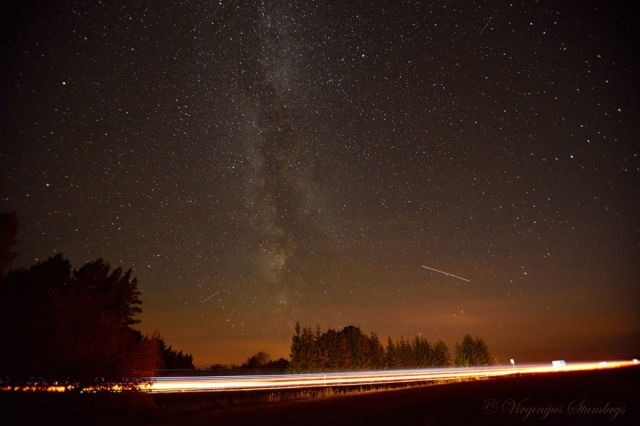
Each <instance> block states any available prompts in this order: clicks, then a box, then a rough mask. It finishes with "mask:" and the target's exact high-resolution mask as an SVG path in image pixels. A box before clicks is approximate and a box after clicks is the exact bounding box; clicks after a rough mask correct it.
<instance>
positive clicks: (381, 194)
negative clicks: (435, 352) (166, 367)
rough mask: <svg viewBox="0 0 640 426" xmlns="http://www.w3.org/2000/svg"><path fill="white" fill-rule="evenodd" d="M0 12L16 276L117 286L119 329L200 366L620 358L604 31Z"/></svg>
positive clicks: (188, 9)
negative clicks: (128, 293)
mask: <svg viewBox="0 0 640 426" xmlns="http://www.w3.org/2000/svg"><path fill="white" fill-rule="evenodd" d="M10 3H11V5H9V6H6V10H7V13H5V14H4V16H5V17H4V19H5V24H4V25H3V37H2V43H3V46H2V47H3V52H4V54H3V55H4V57H5V60H4V61H3V62H4V64H5V65H4V66H3V78H2V81H1V83H0V84H1V86H0V88H1V91H0V96H1V98H0V99H1V102H2V109H3V114H2V117H3V119H2V125H1V126H0V129H1V130H0V131H1V132H2V133H1V136H2V139H1V140H2V145H1V149H0V179H1V181H0V182H1V184H0V210H1V211H3V212H11V211H16V212H18V214H19V219H20V235H19V243H18V246H17V248H16V250H17V251H18V253H19V257H18V259H17V261H16V262H15V263H14V265H13V266H14V267H17V266H26V265H31V264H33V263H35V262H36V261H41V260H44V259H46V258H47V257H48V256H52V255H54V254H56V253H63V254H64V255H66V256H67V257H68V258H69V259H70V260H71V261H72V263H73V265H74V267H76V268H78V267H80V266H81V265H82V264H83V263H84V262H87V261H90V260H94V259H96V258H99V257H102V258H104V259H105V260H106V261H108V262H109V263H111V264H112V265H113V266H114V267H115V266H122V267H124V268H132V269H133V273H134V276H137V277H138V279H139V288H140V289H141V290H142V291H143V293H142V300H143V302H144V303H143V305H142V309H143V314H142V315H141V316H140V319H142V323H141V324H140V329H141V330H143V331H144V332H147V333H151V332H153V331H154V330H158V331H159V332H160V333H161V335H162V336H163V337H164V338H165V340H166V341H167V344H171V345H172V346H173V347H174V348H178V349H183V350H184V351H186V352H188V353H192V354H193V356H194V362H195V364H196V365H197V366H199V367H202V366H208V365H211V364H213V363H236V364H239V363H242V362H244V361H245V360H246V358H248V357H249V356H251V355H252V354H254V353H256V352H257V351H260V350H264V351H266V352H269V353H270V354H271V356H272V358H279V357H287V356H288V351H289V342H290V338H291V336H292V334H293V326H294V324H295V322H296V321H300V323H301V324H302V325H304V326H311V327H315V325H316V324H318V325H320V327H321V328H322V329H323V330H326V329H327V327H330V326H331V327H334V328H339V327H345V326H347V325H355V326H360V327H361V328H362V330H363V331H364V332H365V333H369V332H370V331H376V332H377V333H378V335H379V336H380V337H381V339H382V340H383V341H386V337H387V336H392V337H393V338H394V339H398V338H400V337H401V336H403V337H405V338H412V337H413V336H414V335H416V334H420V335H422V336H424V337H426V338H427V339H429V340H434V341H435V340H438V339H443V340H444V341H445V342H447V344H448V345H449V347H450V349H451V350H452V349H453V345H454V343H455V342H457V341H460V340H461V339H462V336H463V335H464V334H465V333H470V334H472V335H474V336H476V335H477V336H480V337H483V338H484V340H485V341H486V342H487V344H488V345H489V347H490V348H491V349H492V350H494V352H495V353H496V355H497V356H498V358H499V359H500V360H501V361H502V362H504V363H507V362H508V360H509V358H515V359H516V362H519V361H521V362H535V361H545V360H548V359H567V360H572V359H575V360H598V359H600V358H602V359H627V358H631V357H634V356H637V355H638V352H639V351H640V343H639V342H640V318H639V313H638V309H637V307H638V300H639V296H640V294H639V293H640V286H638V284H639V283H640V266H639V265H640V214H639V212H640V208H639V206H640V203H639V201H640V197H639V192H638V191H639V190H640V185H639V183H640V180H639V177H640V159H639V158H638V154H639V151H640V148H639V144H638V135H639V134H640V117H639V109H638V106H639V105H638V100H639V99H640V97H639V94H640V92H639V90H638V85H639V82H640V79H639V78H638V71H639V67H638V65H639V61H638V55H637V53H636V46H637V45H638V41H639V40H638V31H637V28H638V26H637V24H638V22H637V18H634V17H635V16H636V15H635V14H633V13H632V12H631V11H630V9H628V8H629V7H630V6H627V5H626V4H622V2H615V1H614V2H605V1H601V2H596V1H570V2H563V3H562V4H556V3H555V2H551V1H539V2H534V1H524V2H503V3H502V4H501V3H500V1H470V2H456V1H434V2H418V1H402V2H401V1H393V2H383V1H371V2H364V1H353V2H351V1H349V2H320V1H300V2H294V1H264V2H238V1H220V2H208V1H159V2H153V3H147V2H139V1H118V0H116V1H109V2H103V4H100V3H97V4H93V2H84V1H66V2H61V3H58V2H56V3H57V4H56V5H51V4H49V2H38V1H27V2H17V1H11V2H10ZM342 3H344V4H342ZM423 265H428V266H429V267H430V268H431V269H432V270H429V269H426V268H424V267H423ZM440 271H446V273H447V274H450V275H452V276H448V275H445V274H442V273H440ZM457 277H464V279H468V280H469V282H465V281H463V280H460V279H457Z"/></svg>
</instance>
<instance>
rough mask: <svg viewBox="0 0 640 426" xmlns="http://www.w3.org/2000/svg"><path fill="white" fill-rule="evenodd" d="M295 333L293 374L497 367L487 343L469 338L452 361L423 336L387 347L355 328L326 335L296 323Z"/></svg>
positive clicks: (390, 341)
mask: <svg viewBox="0 0 640 426" xmlns="http://www.w3.org/2000/svg"><path fill="white" fill-rule="evenodd" d="M294 331H295V333H294V335H293V337H292V339H291V354H290V356H291V359H290V361H289V365H288V367H287V372H289V373H320V372H334V371H365V370H383V369H402V368H406V369H408V368H433V367H448V366H451V365H452V361H453V364H454V365H456V366H463V367H468V366H486V365H494V364H496V363H497V360H496V358H495V357H494V356H493V355H492V354H491V352H490V351H489V348H488V346H487V345H486V343H485V342H484V340H483V339H482V338H480V337H476V338H473V337H472V336H471V335H469V334H467V335H465V336H464V337H463V339H462V343H460V344H458V343H456V345H455V352H454V357H453V360H452V358H451V355H450V352H449V348H448V347H447V345H446V343H445V342H444V341H442V340H438V341H436V342H433V343H430V342H428V341H427V339H426V338H424V337H422V336H415V337H414V338H413V339H409V340H405V339H404V338H400V340H395V341H394V340H393V339H391V337H389V338H388V339H387V344H386V347H384V346H383V345H382V343H381V342H380V339H379V337H378V335H377V334H376V333H375V332H371V333H370V334H368V335H367V334H364V333H363V332H362V330H361V329H360V328H359V327H355V326H351V325H350V326H348V327H345V328H343V329H341V330H335V329H333V328H329V329H328V330H327V331H325V332H323V331H322V330H321V329H320V326H316V329H315V330H313V329H311V327H304V328H303V327H300V324H299V323H296V325H295V328H294Z"/></svg>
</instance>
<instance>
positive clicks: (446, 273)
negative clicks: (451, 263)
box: [421, 265, 471, 282]
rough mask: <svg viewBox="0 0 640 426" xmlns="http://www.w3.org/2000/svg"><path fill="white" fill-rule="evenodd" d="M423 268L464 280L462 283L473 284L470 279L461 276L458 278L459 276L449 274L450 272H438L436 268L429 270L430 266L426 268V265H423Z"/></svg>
mask: <svg viewBox="0 0 640 426" xmlns="http://www.w3.org/2000/svg"><path fill="white" fill-rule="evenodd" d="M421 266H422V267H423V268H426V269H431V270H432V271H436V272H439V273H441V274H445V275H449V276H450V277H453V278H457V279H459V280H462V281H466V282H471V281H470V280H468V279H466V278H462V277H459V276H457V275H453V274H450V273H448V272H444V271H440V270H438V269H434V268H429V267H428V266H424V265H421Z"/></svg>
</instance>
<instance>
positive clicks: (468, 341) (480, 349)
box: [454, 334, 496, 367]
mask: <svg viewBox="0 0 640 426" xmlns="http://www.w3.org/2000/svg"><path fill="white" fill-rule="evenodd" d="M454 362H455V365H456V366H460V367H469V366H487V365H494V364H496V359H495V357H494V356H493V354H491V352H490V351H489V347H488V346H487V344H486V343H485V342H484V340H483V339H481V338H480V337H476V338H475V339H474V338H473V337H471V335H469V334H465V335H464V337H463V338H462V343H460V344H458V343H456V347H455V361H454Z"/></svg>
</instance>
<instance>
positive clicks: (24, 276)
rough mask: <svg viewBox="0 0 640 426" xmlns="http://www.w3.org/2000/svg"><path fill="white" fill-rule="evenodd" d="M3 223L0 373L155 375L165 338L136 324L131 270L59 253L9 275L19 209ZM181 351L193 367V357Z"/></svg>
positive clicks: (55, 377) (102, 381) (105, 378)
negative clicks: (75, 264)
mask: <svg viewBox="0 0 640 426" xmlns="http://www.w3.org/2000/svg"><path fill="white" fill-rule="evenodd" d="M0 228H1V229H0V233H1V234H0V268H2V269H1V272H2V274H1V275H0V348H2V350H0V376H1V377H4V378H7V379H9V380H10V381H11V382H14V383H16V384H22V383H24V382H25V381H26V380H27V379H29V378H33V377H35V378H39V380H40V379H41V380H45V381H50V382H51V381H58V382H63V383H64V382H66V381H72V382H74V383H80V384H81V385H84V384H90V385H92V386H96V385H107V384H109V385H112V384H114V383H122V384H125V385H126V384H129V385H131V384H133V385H135V381H139V380H143V379H145V378H147V377H150V376H151V375H153V374H155V372H156V370H157V369H158V367H159V366H160V364H161V362H162V359H161V358H162V355H166V353H164V352H162V353H161V350H160V343H162V346H163V348H165V347H164V341H162V340H161V338H160V337H159V335H157V334H154V335H152V336H143V335H142V334H141V333H140V332H139V331H137V330H135V329H133V328H132V325H134V324H137V323H139V322H140V321H139V320H138V319H136V318H135V315H137V314H139V313H140V312H142V310H141V309H140V304H141V303H142V302H141V300H140V299H139V296H140V292H139V291H138V289H137V284H138V282H137V280H136V278H134V277H132V272H131V270H128V271H126V272H125V271H124V270H123V269H122V268H119V267H118V268H115V269H112V268H111V266H110V265H109V264H108V263H106V262H105V261H104V260H102V259H98V260H95V261H92V262H88V263H86V264H84V265H83V266H82V267H80V268H79V269H77V270H73V269H72V267H71V263H70V262H69V261H68V260H67V259H65V258H64V257H63V256H62V255H61V254H58V255H56V256H54V257H51V258H49V259H47V260H45V261H42V262H39V263H36V264H35V265H33V266H31V267H30V268H28V269H27V268H18V269H14V270H9V271H7V272H6V273H5V271H6V268H7V267H8V266H9V265H8V262H10V261H11V260H12V259H13V258H14V257H15V254H14V253H12V251H11V250H12V248H13V245H14V244H15V236H16V230H17V218H16V216H15V214H13V215H2V216H1V217H0ZM168 352H169V353H172V354H173V352H174V351H172V350H171V347H169V350H168ZM175 355H176V358H177V359H178V360H181V362H183V363H184V364H188V365H190V366H191V367H193V363H192V358H191V355H183V354H182V351H180V352H177V353H175Z"/></svg>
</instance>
